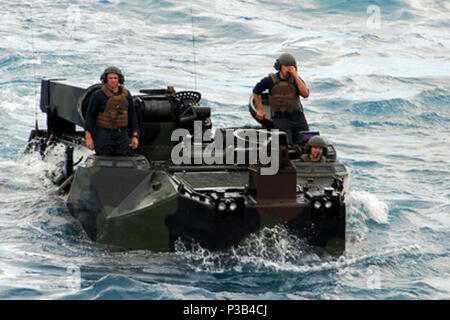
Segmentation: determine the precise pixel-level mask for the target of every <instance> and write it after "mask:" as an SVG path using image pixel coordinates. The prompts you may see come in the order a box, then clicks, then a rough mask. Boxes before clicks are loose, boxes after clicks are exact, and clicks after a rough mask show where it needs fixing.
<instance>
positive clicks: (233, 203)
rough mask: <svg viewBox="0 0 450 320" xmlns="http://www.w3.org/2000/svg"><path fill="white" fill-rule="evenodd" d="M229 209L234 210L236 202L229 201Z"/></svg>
mask: <svg viewBox="0 0 450 320" xmlns="http://www.w3.org/2000/svg"><path fill="white" fill-rule="evenodd" d="M229 208H230V211H234V210H236V209H237V204H236V202H232V203H230V207H229Z"/></svg>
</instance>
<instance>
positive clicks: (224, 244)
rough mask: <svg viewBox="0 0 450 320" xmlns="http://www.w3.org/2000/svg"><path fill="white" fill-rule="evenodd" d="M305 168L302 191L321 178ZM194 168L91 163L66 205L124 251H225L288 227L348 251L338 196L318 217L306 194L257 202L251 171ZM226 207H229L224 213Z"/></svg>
mask: <svg viewBox="0 0 450 320" xmlns="http://www.w3.org/2000/svg"><path fill="white" fill-rule="evenodd" d="M298 166H299V168H300V169H299V171H300V172H297V174H296V175H295V176H296V185H297V184H298V185H301V184H302V183H303V182H305V181H306V180H307V179H311V177H312V176H314V174H313V173H312V172H309V173H308V174H307V175H306V176H305V174H304V173H303V175H302V173H301V171H305V170H304V168H301V167H302V164H301V163H299V164H298ZM303 166H304V164H303ZM316 168H320V171H322V173H320V172H318V173H315V175H316V179H322V183H326V180H327V177H326V176H324V174H323V171H324V170H325V168H326V169H329V170H333V175H334V177H335V176H336V175H339V174H342V173H345V171H342V170H341V171H337V172H336V168H337V169H342V168H343V166H342V164H340V163H333V165H326V164H324V165H322V166H316ZM187 169H188V168H186V167H183V168H176V167H171V168H165V170H155V169H151V168H150V165H149V163H148V161H147V160H146V158H145V157H143V156H135V157H125V158H120V157H98V156H91V157H90V158H89V159H88V161H86V164H85V165H84V166H79V167H78V168H77V169H76V171H75V174H74V178H73V181H72V184H71V187H70V190H69V193H68V197H67V202H66V204H67V207H68V208H69V211H70V213H71V214H72V215H73V216H74V217H75V218H76V219H77V220H79V221H80V223H81V225H82V226H83V229H84V230H85V231H86V233H87V235H88V236H89V238H90V239H91V240H93V241H97V242H100V243H105V244H109V245H114V246H118V247H121V248H124V249H149V250H154V251H173V250H174V246H175V242H176V241H177V240H181V241H183V242H184V244H185V245H186V246H188V247H189V246H190V245H191V244H193V243H199V244H200V245H201V246H202V247H204V248H208V249H211V250H222V249H226V248H229V247H231V246H237V245H238V244H239V243H240V241H242V240H243V239H245V237H247V236H248V235H250V234H251V233H254V232H257V231H258V230H260V229H261V228H262V227H264V226H273V225H275V224H285V225H286V226H287V227H288V228H289V229H290V230H291V231H292V232H293V233H294V234H296V235H298V236H299V237H301V238H304V239H305V240H307V242H308V243H310V244H312V245H316V246H321V247H324V248H326V249H327V251H330V252H342V251H343V250H344V248H345V203H343V202H342V201H341V200H342V199H340V198H339V197H338V196H337V195H336V194H335V195H334V203H333V207H332V208H330V209H329V210H328V211H326V212H319V210H315V209H314V208H313V207H312V206H311V199H305V193H303V192H297V193H296V194H295V200H292V199H291V200H287V201H283V200H281V201H280V199H279V198H278V197H275V196H274V199H276V201H274V200H267V199H265V200H263V201H258V200H257V199H255V197H254V193H253V196H252V191H251V190H249V189H248V188H246V186H247V185H248V184H249V182H250V183H251V175H252V172H251V170H248V168H246V167H242V168H229V169H228V170H227V171H225V170H224V166H197V167H192V168H190V170H189V169H188V170H187ZM269 179H276V178H274V177H271V178H269ZM273 185H274V186H277V185H276V184H273ZM277 189H279V187H277ZM298 191H300V190H298ZM263 192H271V193H274V190H265V191H263ZM278 192H279V191H278ZM310 192H313V190H310ZM256 198H257V196H256ZM322 198H323V196H322V197H321V198H320V199H322ZM332 198H333V196H330V199H332ZM220 203H224V204H226V205H227V208H226V209H225V210H219V204H220ZM232 203H234V204H235V208H234V205H233V206H232V205H231V204H232ZM230 208H234V210H231V209H230Z"/></svg>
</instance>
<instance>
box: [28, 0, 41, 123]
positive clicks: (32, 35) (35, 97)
mask: <svg viewBox="0 0 450 320" xmlns="http://www.w3.org/2000/svg"><path fill="white" fill-rule="evenodd" d="M30 16H31V19H30V20H31V26H30V30H31V50H32V54H33V64H32V65H33V77H34V78H33V79H36V65H35V61H34V60H35V58H36V54H35V50H34V32H33V23H34V20H33V0H31V6H30ZM37 115H38V111H37V91H36V85H34V127H35V129H36V131H38V130H39V124H38V116H37Z"/></svg>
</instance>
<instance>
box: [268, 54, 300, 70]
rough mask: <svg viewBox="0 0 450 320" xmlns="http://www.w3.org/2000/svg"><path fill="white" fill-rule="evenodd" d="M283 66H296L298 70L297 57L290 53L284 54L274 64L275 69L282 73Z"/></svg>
mask: <svg viewBox="0 0 450 320" xmlns="http://www.w3.org/2000/svg"><path fill="white" fill-rule="evenodd" d="M281 65H285V66H294V67H295V69H297V61H296V60H295V57H294V56H293V55H292V54H290V53H283V54H282V55H281V56H280V57H279V58H278V59H277V60H276V61H275V63H274V65H273V67H274V68H275V70H278V71H280V70H281Z"/></svg>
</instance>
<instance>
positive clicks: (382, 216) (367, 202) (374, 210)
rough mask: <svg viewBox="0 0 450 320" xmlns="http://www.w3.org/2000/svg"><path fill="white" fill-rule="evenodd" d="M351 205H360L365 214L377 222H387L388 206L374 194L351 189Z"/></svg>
mask: <svg viewBox="0 0 450 320" xmlns="http://www.w3.org/2000/svg"><path fill="white" fill-rule="evenodd" d="M349 201H350V202H351V206H356V207H360V208H362V209H363V210H364V212H365V213H366V214H367V217H368V218H370V219H372V220H373V221H375V222H377V223H379V224H387V223H389V217H388V211H389V207H388V205H387V204H386V203H384V202H383V201H381V200H379V199H378V198H377V197H376V196H375V195H374V194H372V193H369V192H367V191H352V192H350V194H349Z"/></svg>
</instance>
